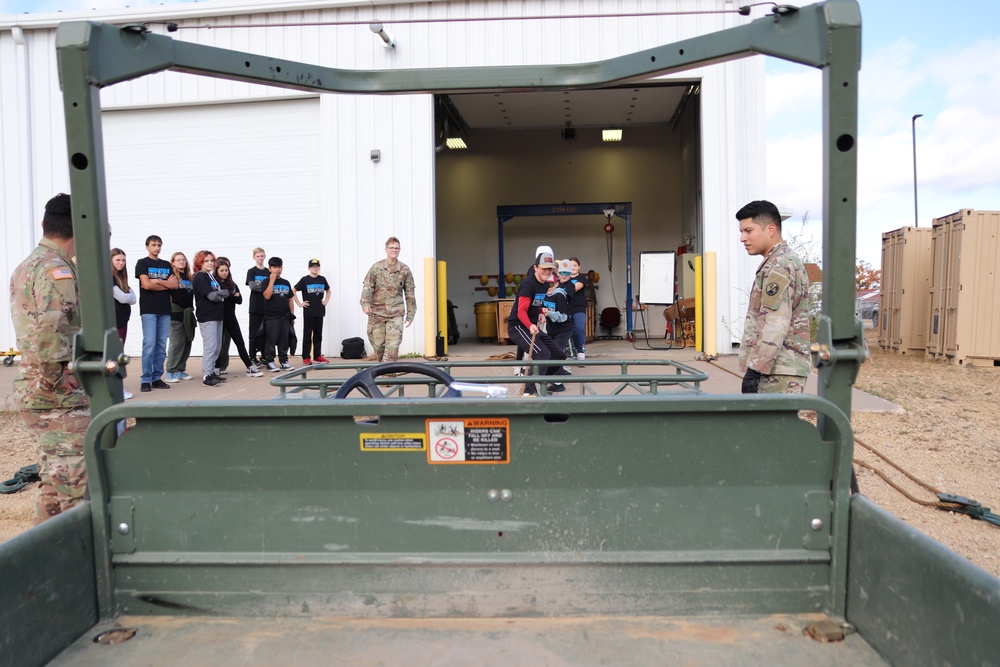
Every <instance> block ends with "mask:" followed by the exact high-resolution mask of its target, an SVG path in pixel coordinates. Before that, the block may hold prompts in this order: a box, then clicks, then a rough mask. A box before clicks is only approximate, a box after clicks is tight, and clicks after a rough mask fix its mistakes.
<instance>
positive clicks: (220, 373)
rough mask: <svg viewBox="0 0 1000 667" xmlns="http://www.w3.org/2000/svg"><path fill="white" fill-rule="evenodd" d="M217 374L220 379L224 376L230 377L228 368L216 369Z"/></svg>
mask: <svg viewBox="0 0 1000 667" xmlns="http://www.w3.org/2000/svg"><path fill="white" fill-rule="evenodd" d="M215 374H216V375H218V376H219V377H222V376H223V375H229V369H228V368H216V369H215Z"/></svg>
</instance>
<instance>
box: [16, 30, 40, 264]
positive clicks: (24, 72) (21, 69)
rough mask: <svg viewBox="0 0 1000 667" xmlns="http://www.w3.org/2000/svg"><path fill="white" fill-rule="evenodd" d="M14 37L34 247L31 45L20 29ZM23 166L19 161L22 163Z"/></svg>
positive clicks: (25, 191)
mask: <svg viewBox="0 0 1000 667" xmlns="http://www.w3.org/2000/svg"><path fill="white" fill-rule="evenodd" d="M10 34H11V37H13V38H14V47H15V48H14V59H15V62H16V65H17V82H16V84H15V85H16V90H17V95H18V97H19V98H20V99H21V105H20V117H19V118H18V123H17V125H18V134H19V135H20V136H21V137H22V140H21V143H20V149H21V150H20V153H21V155H23V156H24V162H25V163H26V164H25V168H24V173H25V179H26V186H27V187H26V188H24V189H22V194H23V195H24V196H25V198H26V199H27V210H28V220H29V221H30V223H31V224H30V225H29V229H30V230H31V232H30V241H31V247H32V248H34V247H35V246H36V245H38V237H39V234H40V230H41V226H40V225H39V224H37V223H39V222H40V220H39V218H36V217H35V176H34V171H35V170H34V150H33V148H32V145H33V142H32V136H33V128H32V125H31V86H30V85H29V81H30V74H31V67H30V63H29V61H28V43H27V40H25V39H24V30H22V29H21V27H20V26H14V27H12V28H11V29H10ZM19 162H20V160H19Z"/></svg>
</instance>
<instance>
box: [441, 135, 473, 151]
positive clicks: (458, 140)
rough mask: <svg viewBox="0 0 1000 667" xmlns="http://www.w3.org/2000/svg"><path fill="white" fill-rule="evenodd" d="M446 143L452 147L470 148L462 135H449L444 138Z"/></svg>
mask: <svg viewBox="0 0 1000 667" xmlns="http://www.w3.org/2000/svg"><path fill="white" fill-rule="evenodd" d="M444 144H445V146H447V147H448V148H451V149H461V148H468V146H467V145H466V144H465V140H464V139H462V137H448V138H447V139H445V140H444Z"/></svg>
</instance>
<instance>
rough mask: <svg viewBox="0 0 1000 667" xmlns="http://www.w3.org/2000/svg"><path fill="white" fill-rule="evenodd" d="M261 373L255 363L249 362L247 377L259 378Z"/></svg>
mask: <svg viewBox="0 0 1000 667" xmlns="http://www.w3.org/2000/svg"><path fill="white" fill-rule="evenodd" d="M262 375H264V374H263V373H261V372H260V369H259V368H257V365H256V364H250V365H249V366H247V377H248V378H259V377H261V376H262Z"/></svg>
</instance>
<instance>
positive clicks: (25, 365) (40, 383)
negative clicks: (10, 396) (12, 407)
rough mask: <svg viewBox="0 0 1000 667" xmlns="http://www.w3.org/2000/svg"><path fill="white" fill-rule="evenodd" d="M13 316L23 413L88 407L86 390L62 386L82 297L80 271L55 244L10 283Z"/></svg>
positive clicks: (41, 247)
mask: <svg viewBox="0 0 1000 667" xmlns="http://www.w3.org/2000/svg"><path fill="white" fill-rule="evenodd" d="M10 315H11V320H12V321H13V323H14V330H15V331H16V332H17V346H18V350H19V351H20V352H21V367H20V373H19V374H18V375H17V377H16V378H14V400H15V401H16V403H17V404H18V406H19V407H20V409H22V410H51V409H54V408H71V407H76V406H83V405H87V404H88V401H87V395H86V394H85V393H84V392H83V389H82V388H80V389H76V390H74V391H66V390H65V388H64V387H63V385H62V384H61V381H62V378H63V375H64V374H65V373H66V372H67V371H66V364H67V363H69V361H70V357H71V356H72V354H73V337H74V336H75V335H76V334H77V332H79V331H80V293H79V289H78V287H77V282H76V266H75V265H74V264H73V261H72V260H71V259H70V258H69V256H68V255H67V254H66V253H65V252H63V251H62V249H61V248H59V246H57V245H56V244H55V243H53V242H52V241H51V240H49V239H46V238H43V239H42V240H41V242H40V243H39V244H38V247H37V248H35V250H34V251H33V252H32V253H31V254H30V255H28V258H27V259H25V260H24V261H23V262H21V264H20V265H19V266H18V267H17V268H16V269H14V273H13V274H12V275H11V277H10Z"/></svg>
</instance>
